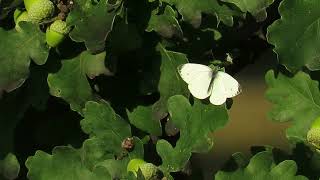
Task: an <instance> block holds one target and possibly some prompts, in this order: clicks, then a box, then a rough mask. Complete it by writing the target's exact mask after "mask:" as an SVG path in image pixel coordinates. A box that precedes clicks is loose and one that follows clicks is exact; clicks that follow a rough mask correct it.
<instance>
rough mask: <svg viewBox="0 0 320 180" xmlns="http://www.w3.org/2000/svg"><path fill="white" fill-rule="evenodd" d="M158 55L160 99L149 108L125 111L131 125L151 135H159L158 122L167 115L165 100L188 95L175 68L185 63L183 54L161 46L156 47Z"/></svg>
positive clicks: (141, 107)
mask: <svg viewBox="0 0 320 180" xmlns="http://www.w3.org/2000/svg"><path fill="white" fill-rule="evenodd" d="M157 50H158V51H159V53H160V60H161V66H160V73H161V74H160V79H159V83H158V90H159V92H160V99H159V100H158V101H157V102H156V103H154V104H153V105H151V106H138V107H137V108H135V109H134V110H133V111H132V112H130V111H127V114H128V117H129V120H130V122H131V124H133V125H134V126H136V127H138V128H139V129H141V130H144V131H146V132H148V133H150V134H153V135H161V133H162V129H161V125H160V120H161V119H163V118H164V117H165V116H166V115H167V100H168V99H169V98H170V97H171V96H174V95H177V94H182V95H186V96H187V95H188V89H187V87H186V85H185V83H184V82H183V80H182V79H181V78H180V75H179V74H178V71H177V68H178V66H179V65H181V64H184V63H187V62H188V59H187V58H186V56H185V55H184V54H181V53H177V52H173V51H168V50H166V49H165V48H164V47H163V46H162V45H161V44H159V45H158V46H157Z"/></svg>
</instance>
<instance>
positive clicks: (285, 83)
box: [266, 71, 320, 142]
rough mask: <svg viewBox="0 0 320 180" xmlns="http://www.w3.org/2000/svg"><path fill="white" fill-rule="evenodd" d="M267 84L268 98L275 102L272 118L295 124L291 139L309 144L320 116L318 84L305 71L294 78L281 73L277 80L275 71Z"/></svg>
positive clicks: (290, 134)
mask: <svg viewBox="0 0 320 180" xmlns="http://www.w3.org/2000/svg"><path fill="white" fill-rule="evenodd" d="M266 82H267V85H268V90H267V92H266V98H267V99H268V100H269V101H271V102H272V103H273V108H272V110H271V112H270V113H269V117H270V118H271V119H273V120H275V121H279V122H284V121H292V125H291V127H290V128H289V129H288V130H287V138H288V139H289V140H292V141H294V142H306V135H307V132H308V130H309V128H310V125H311V124H312V122H313V121H314V120H315V119H316V118H317V117H319V116H320V92H319V88H318V85H319V84H318V82H317V81H313V80H312V79H311V78H310V77H309V75H308V74H306V73H303V72H298V73H297V74H296V75H295V76H294V77H292V78H290V77H287V76H285V75H283V74H281V73H279V74H278V76H277V77H276V76H275V74H274V72H273V71H269V72H267V74H266Z"/></svg>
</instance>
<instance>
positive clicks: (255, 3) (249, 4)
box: [223, 0, 274, 22]
mask: <svg viewBox="0 0 320 180" xmlns="http://www.w3.org/2000/svg"><path fill="white" fill-rule="evenodd" d="M223 1H224V2H229V3H233V4H235V5H236V6H238V7H239V8H240V9H241V11H243V12H249V13H251V14H252V15H253V16H254V17H255V18H256V20H257V21H259V22H261V21H264V20H266V18H267V12H266V8H267V7H268V6H269V5H270V4H272V3H273V1H274V0H223Z"/></svg>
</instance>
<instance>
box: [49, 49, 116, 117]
mask: <svg viewBox="0 0 320 180" xmlns="http://www.w3.org/2000/svg"><path fill="white" fill-rule="evenodd" d="M105 57H106V53H105V52H102V53H100V54H96V55H92V54H90V53H89V52H88V51H84V52H82V53H81V54H80V55H78V56H77V57H75V58H73V59H68V60H67V59H66V60H63V61H62V68H61V69H60V70H59V71H58V72H56V73H51V74H49V75H48V85H49V88H50V93H51V95H53V96H56V97H61V98H62V99H64V100H65V101H67V102H68V103H69V104H70V107H71V109H72V110H74V111H77V112H80V113H81V110H82V108H83V107H84V105H85V103H86V102H87V101H89V100H92V99H93V94H92V89H91V87H90V84H89V82H88V80H87V76H88V77H89V78H91V79H93V78H94V77H96V76H98V75H100V74H106V75H107V74H109V73H110V72H109V71H108V69H106V67H105V65H104V60H105Z"/></svg>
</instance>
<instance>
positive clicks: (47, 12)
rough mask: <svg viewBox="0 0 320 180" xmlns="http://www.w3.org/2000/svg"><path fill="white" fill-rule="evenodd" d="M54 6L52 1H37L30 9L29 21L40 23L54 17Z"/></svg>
mask: <svg viewBox="0 0 320 180" xmlns="http://www.w3.org/2000/svg"><path fill="white" fill-rule="evenodd" d="M53 13H54V5H53V3H52V2H51V1H50V0H37V1H35V2H34V3H32V5H31V6H30V7H29V10H28V14H29V19H30V20H31V21H33V22H37V23H38V22H40V21H42V20H44V19H47V18H50V17H52V15H53Z"/></svg>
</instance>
